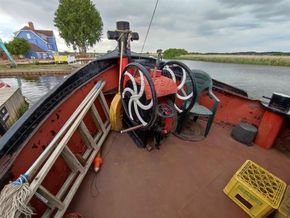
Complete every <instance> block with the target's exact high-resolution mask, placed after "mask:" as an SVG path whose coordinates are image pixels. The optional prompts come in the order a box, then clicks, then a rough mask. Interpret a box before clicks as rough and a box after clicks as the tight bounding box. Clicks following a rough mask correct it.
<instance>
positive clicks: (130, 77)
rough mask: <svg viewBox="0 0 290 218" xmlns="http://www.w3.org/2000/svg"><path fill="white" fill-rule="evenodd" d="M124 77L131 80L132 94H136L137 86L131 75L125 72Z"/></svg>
mask: <svg viewBox="0 0 290 218" xmlns="http://www.w3.org/2000/svg"><path fill="white" fill-rule="evenodd" d="M125 75H126V76H128V77H129V79H130V80H131V82H132V84H133V89H134V92H135V93H137V85H136V81H135V79H134V77H133V76H132V75H131V73H128V71H126V72H125Z"/></svg>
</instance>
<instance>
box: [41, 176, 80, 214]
mask: <svg viewBox="0 0 290 218" xmlns="http://www.w3.org/2000/svg"><path fill="white" fill-rule="evenodd" d="M77 174H78V173H77V172H72V173H71V174H70V175H69V176H68V177H67V179H66V180H65V182H64V184H63V185H62V187H61V188H60V190H59V191H58V193H57V194H56V197H57V198H58V199H62V198H63V196H64V194H65V193H66V192H67V189H68V188H69V187H70V186H71V183H72V182H73V181H74V180H75V178H76V176H77ZM55 209H56V207H55V206H53V207H50V208H47V209H46V211H45V212H44V214H43V215H42V216H41V217H42V218H49V217H51V214H52V213H53V211H54V210H55Z"/></svg>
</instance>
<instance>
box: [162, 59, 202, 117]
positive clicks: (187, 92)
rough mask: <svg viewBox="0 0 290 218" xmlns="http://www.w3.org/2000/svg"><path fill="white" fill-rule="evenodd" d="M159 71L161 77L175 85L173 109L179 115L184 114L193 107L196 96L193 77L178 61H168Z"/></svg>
mask: <svg viewBox="0 0 290 218" xmlns="http://www.w3.org/2000/svg"><path fill="white" fill-rule="evenodd" d="M161 70H162V75H164V76H167V77H169V78H171V79H172V80H173V81H174V82H175V83H176V85H177V92H176V95H175V97H176V99H175V103H174V107H175V109H176V110H177V112H178V113H179V114H180V115H184V114H186V113H187V112H188V111H189V110H191V108H192V107H193V105H194V103H195V100H196V96H197V92H196V82H195V78H194V75H193V74H192V72H191V70H190V69H189V68H188V67H187V66H186V65H185V64H183V63H182V62H179V61H168V62H166V63H165V64H164V65H163V66H162V69H161Z"/></svg>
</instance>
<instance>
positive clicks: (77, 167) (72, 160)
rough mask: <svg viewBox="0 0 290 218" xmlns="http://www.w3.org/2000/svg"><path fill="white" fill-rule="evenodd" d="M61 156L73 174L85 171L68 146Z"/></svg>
mask: <svg viewBox="0 0 290 218" xmlns="http://www.w3.org/2000/svg"><path fill="white" fill-rule="evenodd" d="M61 155H62V157H63V158H64V160H65V161H66V163H67V165H68V166H69V167H70V168H71V170H72V171H73V172H77V171H80V172H83V171H84V167H83V166H82V165H81V163H80V162H79V160H78V159H77V158H76V156H75V155H74V153H72V151H71V150H70V149H69V147H68V146H65V147H64V148H63V150H62V153H61Z"/></svg>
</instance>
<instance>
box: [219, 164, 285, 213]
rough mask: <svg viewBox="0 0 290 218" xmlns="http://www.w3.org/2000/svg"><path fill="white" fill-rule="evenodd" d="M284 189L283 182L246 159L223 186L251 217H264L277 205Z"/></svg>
mask: <svg viewBox="0 0 290 218" xmlns="http://www.w3.org/2000/svg"><path fill="white" fill-rule="evenodd" d="M285 189H286V184H285V182H283V181H282V180H281V179H279V178H277V177H276V176H274V175H273V174H271V173H270V172H268V171H267V170H265V169H263V168H262V167H260V166H259V165H257V164H256V163H254V162H252V161H250V160H247V161H246V162H245V163H244V164H243V165H242V166H241V168H240V169H239V170H238V171H237V172H236V173H235V175H234V176H233V177H232V178H231V180H230V181H229V183H228V184H227V186H226V187H225V188H224V193H225V194H226V195H227V196H229V197H230V198H231V199H232V200H233V201H234V202H235V203H236V204H237V205H239V206H240V207H241V208H242V209H243V210H244V211H245V212H247V213H248V214H249V215H250V216H251V217H266V216H267V215H269V214H270V213H271V212H272V211H273V210H274V209H277V208H278V207H279V204H280V202H281V200H282V197H283V194H284V191H285Z"/></svg>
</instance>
